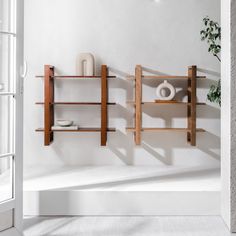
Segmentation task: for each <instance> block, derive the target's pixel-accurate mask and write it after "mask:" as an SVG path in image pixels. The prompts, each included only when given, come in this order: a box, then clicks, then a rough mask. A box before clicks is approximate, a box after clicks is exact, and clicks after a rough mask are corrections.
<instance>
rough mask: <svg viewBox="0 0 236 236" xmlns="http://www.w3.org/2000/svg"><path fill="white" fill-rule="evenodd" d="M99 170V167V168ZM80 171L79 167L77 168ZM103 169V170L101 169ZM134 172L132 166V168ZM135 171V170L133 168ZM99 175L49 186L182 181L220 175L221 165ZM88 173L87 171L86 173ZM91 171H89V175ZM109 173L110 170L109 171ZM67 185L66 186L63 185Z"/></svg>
mask: <svg viewBox="0 0 236 236" xmlns="http://www.w3.org/2000/svg"><path fill="white" fill-rule="evenodd" d="M98 170H99V169H98ZM77 171H78V169H77ZM101 171H102V170H101ZM130 171H131V172H132V168H131V169H130ZM133 171H134V173H135V170H133ZM67 172H68V174H70V173H71V170H68V171H63V170H62V171H61V174H63V175H64V176H66V174H67ZM97 173H98V176H97V177H96V175H94V172H93V179H92V180H91V181H90V183H89V182H88V181H86V182H83V181H81V183H80V184H78V182H77V183H76V185H71V184H70V183H66V182H64V183H62V186H61V187H54V188H49V189H48V190H52V189H53V190H54V191H68V190H91V189H99V188H108V189H110V188H112V187H122V186H123V187H125V186H127V187H128V186H131V185H132V184H142V185H145V184H150V183H155V184H158V183H163V182H165V181H166V182H171V181H175V182H178V181H181V180H186V179H189V178H191V179H192V180H194V179H198V180H199V179H201V178H202V179H204V178H206V177H208V178H209V177H216V176H218V175H219V167H214V168H213V167H188V168H169V169H168V168H167V169H163V168H162V169H159V168H157V169H156V170H155V171H150V173H149V172H148V171H147V172H146V173H145V174H144V173H142V174H140V173H137V174H133V173H132V174H130V175H125V176H121V175H116V176H114V175H113V176H112V177H110V178H106V179H104V178H101V176H100V175H101V174H100V173H99V172H97ZM85 174H86V173H85ZM88 174H90V172H89V171H88V172H87V175H88ZM107 174H109V172H107ZM63 186H65V187H63ZM48 190H42V191H40V193H42V194H44V193H45V194H47V192H48Z"/></svg>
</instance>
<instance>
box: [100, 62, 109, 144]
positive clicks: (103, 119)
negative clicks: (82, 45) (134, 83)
mask: <svg viewBox="0 0 236 236" xmlns="http://www.w3.org/2000/svg"><path fill="white" fill-rule="evenodd" d="M101 74H102V75H101V146H106V143H107V126H108V118H107V102H108V89H107V66H106V65H102V68H101Z"/></svg>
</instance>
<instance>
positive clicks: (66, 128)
mask: <svg viewBox="0 0 236 236" xmlns="http://www.w3.org/2000/svg"><path fill="white" fill-rule="evenodd" d="M78 129H79V126H78V125H72V126H56V125H55V126H52V130H78Z"/></svg>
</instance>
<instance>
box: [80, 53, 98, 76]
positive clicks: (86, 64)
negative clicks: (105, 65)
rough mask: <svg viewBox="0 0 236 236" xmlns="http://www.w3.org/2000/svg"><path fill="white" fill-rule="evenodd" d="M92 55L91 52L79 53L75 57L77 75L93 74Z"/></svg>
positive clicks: (93, 63)
mask: <svg viewBox="0 0 236 236" xmlns="http://www.w3.org/2000/svg"><path fill="white" fill-rule="evenodd" d="M94 61H95V60H94V56H93V55H92V54H91V53H81V54H79V55H78V56H77V59H76V74H77V75H78V76H93V75H94V68H95V62H94Z"/></svg>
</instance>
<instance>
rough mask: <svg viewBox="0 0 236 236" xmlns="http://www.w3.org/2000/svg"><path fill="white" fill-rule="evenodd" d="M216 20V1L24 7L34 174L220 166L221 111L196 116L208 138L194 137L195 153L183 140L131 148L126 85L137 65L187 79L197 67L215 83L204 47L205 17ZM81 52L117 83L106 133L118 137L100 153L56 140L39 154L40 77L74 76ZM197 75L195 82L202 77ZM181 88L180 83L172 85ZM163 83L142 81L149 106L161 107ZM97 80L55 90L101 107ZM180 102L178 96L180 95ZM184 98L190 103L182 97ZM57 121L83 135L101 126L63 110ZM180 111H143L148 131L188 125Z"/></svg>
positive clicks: (55, 0)
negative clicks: (74, 168) (50, 71)
mask: <svg viewBox="0 0 236 236" xmlns="http://www.w3.org/2000/svg"><path fill="white" fill-rule="evenodd" d="M206 15H208V16H210V17H211V18H212V19H214V20H216V21H218V22H219V21H220V1H219V0H204V1H199V0H160V1H158V2H157V1H154V0H139V1H137V0H126V1H122V0H70V1H66V0H50V1H47V0H25V58H26V60H27V61H28V65H29V73H28V76H27V78H26V80H25V104H24V105H25V118H24V124H25V128H24V138H25V139H24V142H25V146H24V147H25V150H24V152H25V153H24V158H25V166H26V167H30V166H33V165H53V166H57V165H123V164H125V165H126V164H129V165H184V166H198V165H203V166H207V165H209V166H215V165H219V158H220V151H219V149H220V110H219V109H218V107H214V106H212V105H209V106H205V107H199V108H198V110H197V112H198V122H197V125H198V127H200V128H204V129H206V130H207V133H201V134H198V135H197V147H191V146H189V144H187V143H186V135H185V134H181V133H180V134H179V133H155V134H153V133H152V134H149V133H145V134H143V144H142V146H141V147H135V145H134V144H133V136H132V134H126V132H125V127H126V126H128V125H132V117H133V114H132V109H131V108H130V107H129V106H126V100H130V99H131V98H132V91H133V90H132V83H130V82H126V81H124V80H123V79H124V77H125V75H127V74H133V73H134V68H135V65H136V64H142V65H143V66H145V67H147V68H150V69H156V70H158V71H160V72H163V73H169V74H180V75H181V74H186V72H187V67H188V66H189V65H192V64H196V65H197V66H198V67H199V68H201V69H200V72H202V71H205V72H208V73H207V76H208V78H209V79H211V80H217V78H218V76H219V71H220V64H219V63H218V61H217V60H216V59H215V58H214V57H213V56H211V55H209V54H208V52H207V45H206V44H205V43H204V42H201V41H200V36H199V31H200V30H201V27H202V18H203V17H205V16H206ZM80 52H91V53H93V54H94V55H95V57H96V62H97V70H98V71H97V73H99V66H100V64H102V63H105V64H108V65H109V67H110V68H111V70H112V72H113V73H115V74H117V76H118V79H117V80H114V81H110V82H109V86H110V90H109V92H110V94H109V95H110V96H109V97H110V101H116V102H117V103H119V105H118V106H116V107H111V108H110V109H109V111H110V126H115V127H116V128H117V130H118V131H117V132H116V133H114V134H110V135H109V136H108V146H107V147H100V135H99V134H56V135H55V139H54V143H53V144H52V145H51V146H49V147H44V146H43V134H39V133H35V132H34V130H35V129H36V128H38V127H42V125H43V107H39V106H36V105H35V104H34V103H35V102H36V101H42V100H43V82H42V81H41V80H40V79H35V78H34V76H35V75H38V74H42V73H43V65H44V64H51V65H54V66H55V67H56V72H57V73H58V74H74V73H75V59H76V55H77V54H78V53H80ZM200 72H199V73H200ZM173 83H174V84H175V85H176V86H178V87H181V86H182V87H184V82H173ZM211 83H212V81H210V80H201V81H199V82H198V86H199V90H198V100H199V101H203V102H205V100H206V93H207V91H208V88H209V85H210V84H211ZM156 86H157V82H155V81H154V82H146V83H145V85H144V100H145V101H147V100H153V99H154V98H155V90H154V89H155V87H156ZM99 95H100V89H99V81H73V80H70V81H57V82H56V100H57V101H93V100H96V101H99ZM179 96H181V93H180V95H179ZM183 99H184V98H183ZM56 117H60V118H71V119H74V120H75V121H76V122H78V124H79V125H81V126H83V125H85V126H89V125H92V126H96V125H99V124H100V118H99V117H100V110H99V108H96V107H71V108H70V107H66V108H57V112H56ZM185 117H186V108H184V107H181V106H180V107H175V106H171V107H170V106H168V107H164V106H162V107H147V108H145V109H144V116H143V126H149V127H151V126H165V125H167V126H173V127H185V126H186V119H185Z"/></svg>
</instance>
